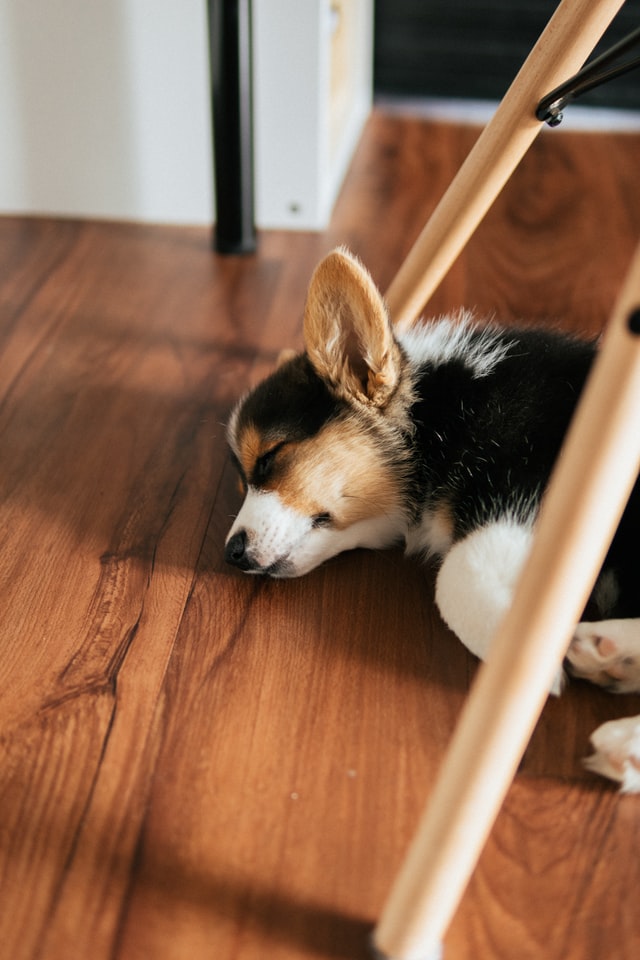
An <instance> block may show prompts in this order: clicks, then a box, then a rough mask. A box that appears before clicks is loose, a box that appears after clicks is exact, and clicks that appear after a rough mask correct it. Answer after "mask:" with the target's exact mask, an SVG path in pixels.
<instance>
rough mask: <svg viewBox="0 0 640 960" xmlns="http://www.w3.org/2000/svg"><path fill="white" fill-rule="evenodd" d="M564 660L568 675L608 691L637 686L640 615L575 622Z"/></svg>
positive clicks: (626, 690)
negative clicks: (630, 618) (619, 618)
mask: <svg viewBox="0 0 640 960" xmlns="http://www.w3.org/2000/svg"><path fill="white" fill-rule="evenodd" d="M565 663H566V666H567V669H568V671H569V673H570V674H572V676H574V677H581V678H583V679H585V680H590V681H591V683H596V684H598V686H600V687H605V688H606V689H607V690H610V691H611V692H612V693H632V692H633V691H637V690H640V619H637V620H601V621H599V622H598V623H579V624H578V626H577V627H576V629H575V633H574V636H573V640H572V641H571V645H570V646H569V650H568V651H567V656H566V660H565Z"/></svg>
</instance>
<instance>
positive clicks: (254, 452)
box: [237, 423, 284, 477]
mask: <svg viewBox="0 0 640 960" xmlns="http://www.w3.org/2000/svg"><path fill="white" fill-rule="evenodd" d="M283 439H284V438H283ZM237 443H238V456H239V458H240V463H241V464H242V468H243V470H244V472H245V474H246V476H247V477H250V476H251V474H252V473H253V469H254V467H255V465H256V461H257V460H258V459H259V458H260V457H262V456H263V455H264V454H265V453H268V452H269V450H272V449H273V447H274V446H276V444H277V443H278V441H277V440H274V439H273V438H271V439H269V440H266V439H265V438H264V437H263V436H262V434H261V433H260V431H259V430H258V428H257V427H255V426H254V425H253V424H252V423H250V424H248V425H247V426H246V427H245V428H244V430H243V431H242V433H241V434H240V436H239V437H238V438H237Z"/></svg>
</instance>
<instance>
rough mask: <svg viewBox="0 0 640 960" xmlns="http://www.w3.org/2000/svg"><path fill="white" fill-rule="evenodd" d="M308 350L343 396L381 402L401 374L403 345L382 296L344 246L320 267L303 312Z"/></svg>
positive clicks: (378, 405)
mask: <svg viewBox="0 0 640 960" xmlns="http://www.w3.org/2000/svg"><path fill="white" fill-rule="evenodd" d="M304 340H305V347H306V351H307V355H308V357H309V359H310V361H311V363H312V364H313V366H314V368H315V369H316V372H317V373H319V374H320V376H321V377H322V378H323V379H324V380H327V381H328V382H329V383H330V384H331V385H332V386H333V388H334V389H335V390H336V392H337V393H338V394H339V395H341V396H345V397H349V398H352V399H356V400H359V401H360V402H364V403H369V404H372V405H374V406H377V407H383V406H384V405H385V404H386V403H387V401H388V400H389V399H390V398H391V396H392V395H393V393H394V391H395V389H396V386H397V384H398V379H399V376H400V349H399V347H398V345H397V343H396V341H395V339H394V336H393V333H392V330H391V324H390V322H389V316H388V314H387V309H386V307H385V304H384V301H383V299H382V296H381V295H380V293H379V291H378V289H377V287H376V285H375V284H374V282H373V280H372V279H371V276H370V275H369V273H368V272H367V271H366V270H365V268H364V267H363V266H362V264H361V263H360V261H359V260H357V259H356V258H355V257H354V256H352V254H350V253H349V251H348V250H346V249H345V248H344V247H341V248H339V249H337V250H334V251H333V252H332V253H330V254H329V255H328V256H327V257H325V259H324V260H322V261H321V263H320V264H319V265H318V267H317V268H316V270H315V272H314V274H313V277H312V278H311V284H310V286H309V293H308V296H307V303H306V306H305V313H304Z"/></svg>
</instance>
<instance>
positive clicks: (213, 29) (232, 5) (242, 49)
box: [207, 0, 256, 253]
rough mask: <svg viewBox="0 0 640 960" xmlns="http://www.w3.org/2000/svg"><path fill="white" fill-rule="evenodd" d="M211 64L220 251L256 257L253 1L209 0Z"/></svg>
mask: <svg viewBox="0 0 640 960" xmlns="http://www.w3.org/2000/svg"><path fill="white" fill-rule="evenodd" d="M207 4H208V12H209V50H210V61H211V108H212V117H213V143H214V147H213V149H214V185H215V196H216V230H215V241H214V246H215V249H216V250H217V251H218V252H219V253H253V252H254V251H255V249H256V231H255V225H254V203H253V199H254V198H253V124H252V102H251V101H252V96H251V74H252V71H251V0H207Z"/></svg>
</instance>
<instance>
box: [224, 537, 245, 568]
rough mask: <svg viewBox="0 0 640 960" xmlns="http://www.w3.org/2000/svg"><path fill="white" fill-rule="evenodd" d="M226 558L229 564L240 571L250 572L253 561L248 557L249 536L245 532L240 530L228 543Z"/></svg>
mask: <svg viewBox="0 0 640 960" xmlns="http://www.w3.org/2000/svg"><path fill="white" fill-rule="evenodd" d="M224 558H225V560H226V561H227V563H231V564H233V566H234V567H239V568H240V570H248V569H249V568H250V567H251V561H250V560H249V559H248V557H247V534H246V532H245V531H244V530H238V532H237V533H234V535H233V536H232V537H231V538H230V539H229V540H228V541H227V545H226V547H225V548H224Z"/></svg>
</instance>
